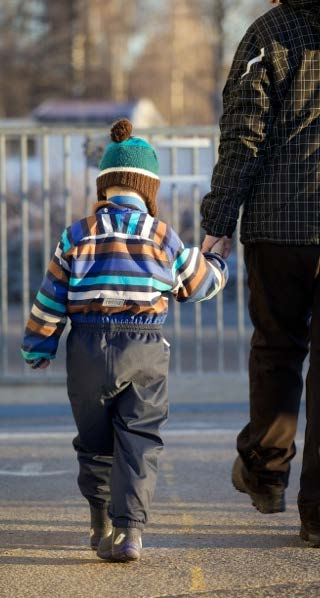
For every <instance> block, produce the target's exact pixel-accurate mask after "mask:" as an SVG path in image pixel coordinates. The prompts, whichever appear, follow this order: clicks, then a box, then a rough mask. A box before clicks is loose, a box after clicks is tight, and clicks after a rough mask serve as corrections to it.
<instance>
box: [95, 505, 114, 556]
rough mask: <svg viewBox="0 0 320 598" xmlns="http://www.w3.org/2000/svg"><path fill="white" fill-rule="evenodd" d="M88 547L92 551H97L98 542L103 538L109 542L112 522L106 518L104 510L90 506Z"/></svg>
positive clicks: (106, 514)
mask: <svg viewBox="0 0 320 598" xmlns="http://www.w3.org/2000/svg"><path fill="white" fill-rule="evenodd" d="M90 515H91V523H90V528H91V529H90V546H91V548H92V550H97V548H98V545H99V542H100V541H101V540H102V539H104V538H109V537H110V540H111V536H112V521H111V519H109V517H108V513H107V511H106V509H98V508H97V507H94V506H93V505H90Z"/></svg>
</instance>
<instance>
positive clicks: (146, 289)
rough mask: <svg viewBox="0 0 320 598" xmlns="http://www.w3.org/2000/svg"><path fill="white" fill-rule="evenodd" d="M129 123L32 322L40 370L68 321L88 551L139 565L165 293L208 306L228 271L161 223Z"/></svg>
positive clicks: (144, 153) (63, 245)
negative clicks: (91, 212)
mask: <svg viewBox="0 0 320 598" xmlns="http://www.w3.org/2000/svg"><path fill="white" fill-rule="evenodd" d="M131 132H132V125H131V123H130V121H128V120H127V119H122V120H120V121H118V122H117V123H115V124H114V125H113V127H112V129H111V138H112V141H113V142H112V143H110V145H108V146H107V148H106V150H105V153H104V155H103V157H102V160H101V163H100V170H101V172H100V174H99V175H98V177H97V192H98V202H97V204H96V205H95V206H94V215H93V216H90V217H89V218H83V219H82V220H80V221H79V222H75V223H74V224H72V225H71V226H70V227H69V228H67V229H66V230H65V231H64V232H63V234H62V237H61V240H60V243H59V244H58V246H57V249H56V252H55V254H54V256H53V259H52V261H51V263H50V265H49V269H48V272H47V275H46V277H45V279H44V281H43V283H42V286H41V288H40V291H39V292H38V294H37V297H36V300H35V303H34V305H33V307H32V310H31V315H30V318H29V321H28V323H27V327H26V332H25V337H24V342H23V347H22V354H23V357H24V358H25V359H26V361H27V363H29V364H30V365H31V367H32V368H35V367H41V368H44V367H47V366H48V365H49V363H50V360H51V359H54V357H55V354H56V350H57V346H58V341H59V337H60V335H61V333H62V331H63V329H64V326H65V323H66V319H67V317H69V318H70V320H71V325H72V327H71V331H70V333H69V336H68V339H67V374H68V378H67V386H68V395H69V398H70V402H71V406H72V411H73V415H74V419H75V422H76V425H77V429H78V435H77V437H76V438H75V439H74V441H73V444H74V448H75V450H76V451H77V455H78V460H79V466H80V473H79V478H78V483H79V488H80V491H81V493H82V494H83V496H85V498H86V499H87V500H88V502H89V505H90V512H91V547H92V548H93V549H97V554H98V556H99V557H101V558H102V559H106V560H111V559H112V560H115V561H129V560H136V559H139V558H140V554H141V547H142V543H141V533H142V530H143V528H144V525H145V523H146V521H147V517H148V513H149V508H150V503H151V500H152V496H153V493H154V488H155V484H156V477H157V461H158V456H159V453H160V451H161V449H162V447H163V443H162V440H161V437H160V433H159V428H160V426H161V425H162V424H163V423H164V422H165V421H166V419H167V412H168V399H167V377H168V364H169V345H168V343H167V342H166V340H165V339H164V338H163V335H162V325H163V323H164V321H165V319H166V315H167V298H166V297H164V296H163V293H165V292H171V293H173V295H174V297H175V299H176V300H177V301H181V302H185V301H201V300H204V299H210V298H211V297H213V296H214V295H216V294H217V293H218V292H219V291H220V290H221V289H223V287H224V285H225V283H226V279H227V272H228V271H227V267H226V265H225V263H224V261H223V260H222V259H221V257H220V256H219V255H217V254H207V255H206V258H205V257H204V256H203V255H202V254H201V253H200V251H199V249H197V248H193V249H185V248H184V246H183V243H182V242H181V240H180V239H179V237H178V236H177V235H176V233H175V232H174V231H173V230H172V229H171V228H170V227H169V226H168V225H166V224H165V223H164V222H162V221H161V220H158V219H157V204H156V193H157V190H158V187H159V184H160V181H159V177H158V160H157V156H156V153H155V151H154V149H153V148H152V147H151V146H150V145H149V144H148V143H147V142H146V141H144V140H143V139H140V138H137V137H132V136H131Z"/></svg>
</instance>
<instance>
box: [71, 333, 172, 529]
mask: <svg viewBox="0 0 320 598" xmlns="http://www.w3.org/2000/svg"><path fill="white" fill-rule="evenodd" d="M168 363H169V348H168V344H167V343H166V341H165V340H164V339H163V336H162V333H161V328H159V327H158V328H156V327H155V326H150V327H148V326H139V327H137V326H132V325H121V324H119V325H115V324H114V325H109V326H105V327H103V326H101V325H89V324H88V325H81V326H73V327H72V329H71V331H70V333H69V336H68V340H67V374H68V382H67V384H68V394H69V399H70V402H71V407H72V411H73V415H74V419H75V422H76V425H77V429H78V435H77V436H76V438H75V439H74V441H73V445H74V448H75V449H76V451H77V455H78V460H79V477H78V484H79V488H80V491H81V493H82V494H83V496H85V497H86V498H87V500H88V501H89V503H90V504H92V505H94V506H96V507H97V508H101V509H108V512H109V515H110V517H111V518H112V520H113V525H115V526H116V527H138V528H140V529H143V527H144V525H145V523H146V521H147V517H148V512H149V508H150V503H151V500H152V497H153V494H154V489H155V484H156V478H157V462H158V455H159V453H160V451H161V449H162V448H163V443H162V440H161V437H160V432H159V428H160V426H161V425H162V424H163V423H164V422H165V421H166V419H167V414H168V396H167V378H168Z"/></svg>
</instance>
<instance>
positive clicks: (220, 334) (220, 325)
mask: <svg viewBox="0 0 320 598" xmlns="http://www.w3.org/2000/svg"><path fill="white" fill-rule="evenodd" d="M212 144H213V156H214V164H216V163H217V162H218V157H219V156H218V149H219V139H218V136H217V135H214V136H213V138H212ZM216 300H217V303H216V305H217V312H216V313H217V350H218V371H219V372H223V371H224V337H225V329H224V314H223V293H218V295H217V296H216Z"/></svg>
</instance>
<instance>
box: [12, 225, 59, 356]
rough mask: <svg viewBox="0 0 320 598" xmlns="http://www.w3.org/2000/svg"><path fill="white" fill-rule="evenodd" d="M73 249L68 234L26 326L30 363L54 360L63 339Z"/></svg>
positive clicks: (25, 350) (25, 345) (24, 348)
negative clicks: (67, 251)
mask: <svg viewBox="0 0 320 598" xmlns="http://www.w3.org/2000/svg"><path fill="white" fill-rule="evenodd" d="M67 247H70V243H69V240H68V232H67V231H64V233H63V234H62V237H61V240H60V242H59V243H58V246H57V248H56V251H55V253H54V255H53V258H52V260H51V262H50V264H49V267H48V270H47V273H46V276H45V277H44V279H43V281H42V284H41V287H40V290H39V291H38V293H37V296H36V298H35V302H34V304H33V306H32V309H31V313H30V317H29V320H28V322H27V325H26V329H25V335H24V339H23V343H22V348H21V353H22V356H23V357H24V359H25V360H26V361H32V360H34V359H38V358H41V357H43V358H45V359H54V358H55V355H56V351H57V348H58V343H59V339H60V336H61V334H62V332H63V330H64V327H65V324H66V321H67V316H66V312H67V298H68V286H69V276H70V261H71V258H68V257H67V256H66V255H65V250H66V248H67Z"/></svg>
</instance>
